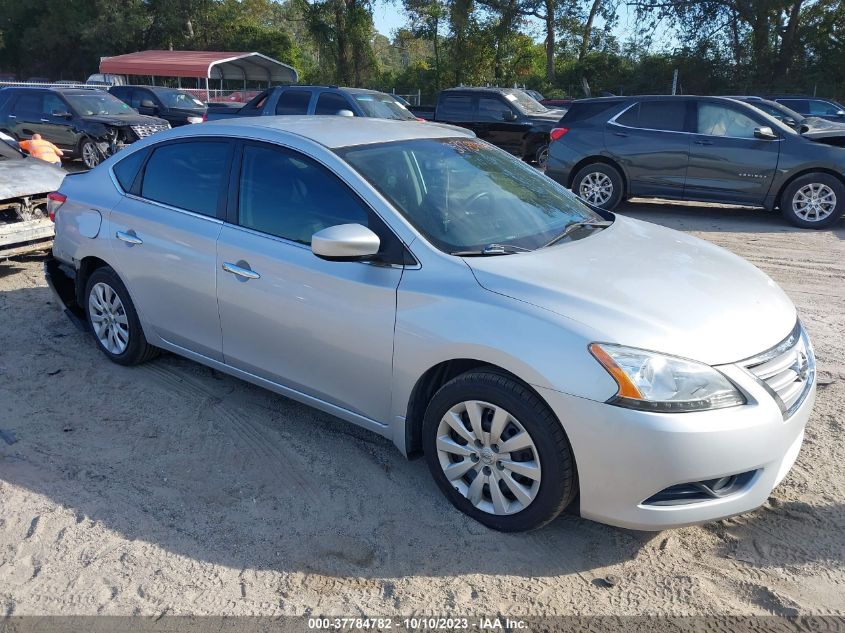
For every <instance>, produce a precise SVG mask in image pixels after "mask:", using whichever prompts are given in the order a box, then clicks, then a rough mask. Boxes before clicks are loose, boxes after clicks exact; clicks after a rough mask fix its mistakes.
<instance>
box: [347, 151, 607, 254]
mask: <svg viewBox="0 0 845 633" xmlns="http://www.w3.org/2000/svg"><path fill="white" fill-rule="evenodd" d="M337 152H338V154H340V155H341V156H342V157H343V158H344V159H345V160H346V161H347V162H348V163H349V164H350V165H351V166H352V167H353V168H354V169H356V170H357V171H358V172H359V173H360V174H361V175H362V176H363V177H364V178H365V179H366V180H368V181H369V182H370V183H371V184H372V185H373V186H374V187H375V188H376V189H377V190H378V191H379V192H380V193H381V194H382V195H383V196H384V197H385V198H387V199H388V200H389V201H390V202H391V203H392V204H393V206H394V207H395V208H396V209H397V210H398V211H399V212H400V213H401V214H402V215H404V216H405V217H406V218H407V219H408V221H409V222H410V223H411V224H413V225H414V226H415V227H416V228H417V230H419V231H420V233H422V234H423V235H425V236H426V238H427V239H428V240H429V241H430V242H431V243H432V244H434V245H435V246H436V247H437V248H439V249H441V250H442V251H444V252H447V253H453V252H460V251H474V250H481V249H484V248H485V247H487V246H490V245H492V244H507V245H512V246H515V247H518V248H524V249H529V250H533V249H536V248H539V247H541V246H544V245H545V244H547V243H549V242H550V241H551V240H552V239H553V238H555V237H557V236H559V235H560V234H561V231H562V230H563V229H564V228H566V227H567V226H569V225H570V224H571V223H573V222H581V221H587V222H592V221H600V220H601V218H600V217H599V216H598V215H597V214H595V213H593V212H592V211H591V210H590V209H589V208H587V207H586V206H585V205H584V204H583V203H582V202H581V201H580V200H578V198H577V197H576V196H575V195H573V194H572V193H571V192H569V191H567V190H566V189H564V188H563V187H561V186H560V185H557V184H556V183H554V182H553V181H552V180H550V179H549V178H547V177H546V176H544V175H543V174H542V173H540V172H538V171H537V170H536V169H534V168H532V167H531V166H529V165H527V164H526V163H525V162H523V161H521V160H519V159H517V158H514V157H512V156H510V155H509V154H508V153H506V152H504V151H502V150H500V149H497V148H495V147H492V146H490V145H488V144H486V143H484V142H481V141H478V140H477V139H468V138H446V139H416V140H409V141H395V142H391V143H382V144H379V145H362V146H357V147H348V148H343V149H340V150H337Z"/></svg>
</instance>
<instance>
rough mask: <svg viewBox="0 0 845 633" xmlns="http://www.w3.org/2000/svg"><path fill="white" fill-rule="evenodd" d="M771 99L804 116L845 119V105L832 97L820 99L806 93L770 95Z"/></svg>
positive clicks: (833, 119) (832, 119) (834, 119)
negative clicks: (805, 94)
mask: <svg viewBox="0 0 845 633" xmlns="http://www.w3.org/2000/svg"><path fill="white" fill-rule="evenodd" d="M766 98H767V99H769V100H771V101H777V102H778V103H782V104H783V105H785V106H786V107H787V108H790V109H792V110H795V111H796V112H798V113H800V114H802V115H804V116H815V117H820V118H822V119H827V120H829V121H845V106H843V105H841V104H839V103H837V102H836V101H833V100H832V99H818V98H816V97H807V96H804V95H788V94H787V95H769V96H768V97H766Z"/></svg>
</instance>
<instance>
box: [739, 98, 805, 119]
mask: <svg viewBox="0 0 845 633" xmlns="http://www.w3.org/2000/svg"><path fill="white" fill-rule="evenodd" d="M746 103H748V104H750V105H753V106H754V107H755V108H757V109H758V110H762V111H763V112H765V113H766V114H768V115H769V116H773V117H775V118H776V119H777V120H778V121H781V122H782V121H783V119H784V118H786V117H789V118H791V119H792V120H793V121H795V123H796V124H800V123H801V122H802V121H804V120H805V119H804V117H803V116H802V115H801V114H798V113H797V112H796V111H795V110H791V109H790V108H787V107H786V106H785V105H781V104H779V103H776V102H775V101H746Z"/></svg>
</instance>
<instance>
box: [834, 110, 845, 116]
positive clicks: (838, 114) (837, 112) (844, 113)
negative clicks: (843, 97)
mask: <svg viewBox="0 0 845 633" xmlns="http://www.w3.org/2000/svg"><path fill="white" fill-rule="evenodd" d="M836 116H845V110H837V111H836Z"/></svg>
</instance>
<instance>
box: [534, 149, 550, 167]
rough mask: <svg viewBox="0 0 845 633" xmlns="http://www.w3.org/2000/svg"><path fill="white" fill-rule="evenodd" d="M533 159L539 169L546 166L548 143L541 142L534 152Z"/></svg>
mask: <svg viewBox="0 0 845 633" xmlns="http://www.w3.org/2000/svg"><path fill="white" fill-rule="evenodd" d="M534 161H535V162H536V163H537V166H538V167H539V168H540V169H545V168H546V163H548V162H549V144H548V143H543V144H542V145H540V146H539V147H538V148H537V151H536V152H534Z"/></svg>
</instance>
